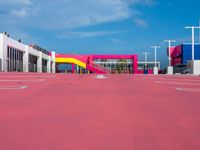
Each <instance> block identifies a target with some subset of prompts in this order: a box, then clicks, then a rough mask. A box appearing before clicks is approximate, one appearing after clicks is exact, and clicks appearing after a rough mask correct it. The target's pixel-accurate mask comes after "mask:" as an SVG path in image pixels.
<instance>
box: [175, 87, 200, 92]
mask: <svg viewBox="0 0 200 150" xmlns="http://www.w3.org/2000/svg"><path fill="white" fill-rule="evenodd" d="M175 89H176V90H178V91H182V92H200V89H194V88H179V87H176V88H175Z"/></svg>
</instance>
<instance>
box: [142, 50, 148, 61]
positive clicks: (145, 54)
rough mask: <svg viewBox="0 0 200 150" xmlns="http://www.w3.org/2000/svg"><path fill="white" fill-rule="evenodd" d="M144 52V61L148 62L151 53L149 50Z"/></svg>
mask: <svg viewBox="0 0 200 150" xmlns="http://www.w3.org/2000/svg"><path fill="white" fill-rule="evenodd" d="M142 54H144V62H145V63H146V62H147V56H148V55H149V54H150V53H149V52H142Z"/></svg>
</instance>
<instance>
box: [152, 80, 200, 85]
mask: <svg viewBox="0 0 200 150" xmlns="http://www.w3.org/2000/svg"><path fill="white" fill-rule="evenodd" d="M155 83H157V84H177V85H200V83H189V82H166V81H155Z"/></svg>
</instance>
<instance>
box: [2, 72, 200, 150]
mask: <svg viewBox="0 0 200 150" xmlns="http://www.w3.org/2000/svg"><path fill="white" fill-rule="evenodd" d="M106 77H107V78H106V79H97V78H95V75H64V74H63V75H61V74H56V75H54V74H30V73H28V74H26V73H0V150H199V149H200V142H199V139H200V111H199V108H200V77H187V76H164V75H163V76H161V75H159V76H145V75H106ZM181 83H182V84H181ZM21 86H26V88H24V89H17V88H16V89H15V88H13V89H12V88H11V87H21ZM9 88H10V89H9Z"/></svg>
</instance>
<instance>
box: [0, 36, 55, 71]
mask: <svg viewBox="0 0 200 150" xmlns="http://www.w3.org/2000/svg"><path fill="white" fill-rule="evenodd" d="M0 71H2V72H38V73H42V72H46V73H55V52H51V53H50V52H48V51H46V50H44V49H42V48H40V47H39V46H35V45H25V44H23V43H21V42H20V41H16V40H14V39H12V38H10V37H9V35H8V34H7V33H0Z"/></svg>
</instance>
